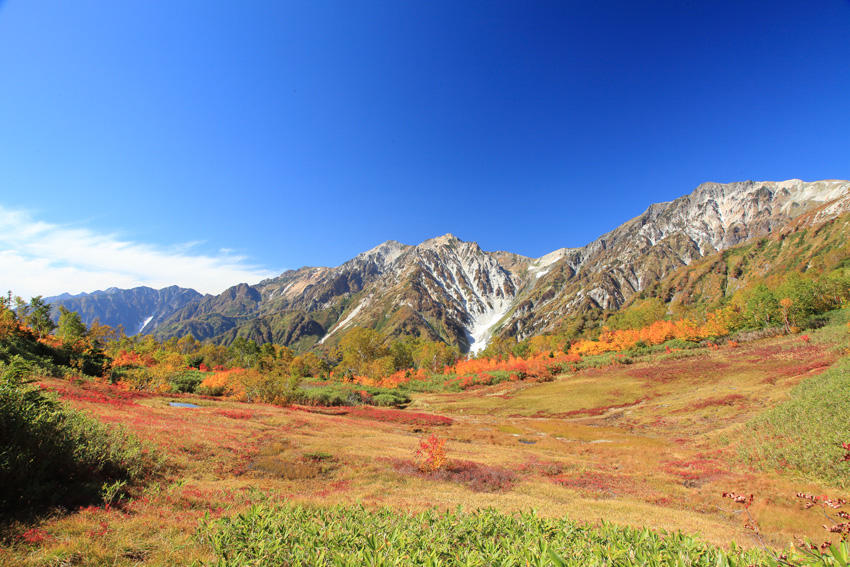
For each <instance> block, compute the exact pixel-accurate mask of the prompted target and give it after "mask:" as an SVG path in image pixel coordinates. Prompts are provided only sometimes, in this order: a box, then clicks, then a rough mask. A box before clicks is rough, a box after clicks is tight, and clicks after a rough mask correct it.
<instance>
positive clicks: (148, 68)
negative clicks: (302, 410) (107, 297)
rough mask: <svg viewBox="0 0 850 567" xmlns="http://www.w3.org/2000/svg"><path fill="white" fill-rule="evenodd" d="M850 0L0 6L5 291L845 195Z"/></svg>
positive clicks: (551, 243)
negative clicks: (670, 206)
mask: <svg viewBox="0 0 850 567" xmlns="http://www.w3.org/2000/svg"><path fill="white" fill-rule="evenodd" d="M848 30H850V2H848V1H847V0H823V1H818V2H805V1H800V2H781V1H777V2H770V3H768V2H749V1H746V0H743V1H742V0H736V1H728V2H726V1H712V2H699V1H695V0H694V1H688V0H680V1H675V2H674V1H670V2H663V1H647V2H633V1H622V2H606V1H597V0H582V1H569V0H560V1H556V2H495V1H486V2H457V1H454V0H452V1H444V2H443V1H433V2H397V1H387V2H347V1H346V2H321V1H309V2H308V1H304V2H284V1H280V0H276V1H270V2H261V1H253V2H214V1H210V0H205V1H196V2H190V1H185V2H173V1H153V0H144V1H138V2H133V1H124V2H87V1H82V0H80V1H75V2H60V1H53V2H41V1H26V2H25V1H23V0H8V1H6V2H3V3H2V4H0V274H2V278H0V280H2V281H0V287H2V286H5V287H11V288H12V289H13V290H15V291H16V292H19V293H22V294H25V295H27V294H35V293H45V294H52V293H57V292H59V291H70V292H79V291H91V290H93V289H98V288H105V287H108V286H110V285H117V286H119V287H128V286H131V285H134V284H141V283H147V284H150V285H154V286H158V285H167V284H170V283H175V284H180V285H185V286H192V287H196V288H197V289H200V290H201V291H209V292H215V291H221V290H222V289H223V288H224V287H226V286H227V285H230V284H233V283H237V282H238V281H249V282H252V283H253V282H254V281H257V280H258V279H260V278H261V277H264V276H265V275H270V274H275V273H278V272H280V271H282V270H284V269H288V268H297V267H299V266H302V265H337V264H339V263H341V262H343V261H345V260H346V259H348V258H350V257H352V256H354V255H356V254H357V253H359V252H361V251H363V250H366V249H368V248H371V247H372V246H374V245H376V244H378V243H380V242H382V241H384V240H388V239H395V240H400V241H402V242H405V243H408V244H415V243H418V242H420V241H422V240H424V239H426V238H430V237H433V236H437V235H440V234H443V233H446V232H452V233H454V234H456V235H457V236H459V237H460V238H463V239H464V240H475V241H477V242H479V244H481V246H482V247H483V248H484V249H486V250H499V249H507V250H511V251H513V252H517V253H521V254H525V255H529V256H540V255H542V254H544V253H546V252H549V251H551V250H553V249H555V248H559V247H562V246H580V245H582V244H585V243H587V242H589V241H590V240H592V239H594V238H595V237H597V236H599V235H600V234H602V233H604V232H606V231H608V230H610V229H612V228H613V227H615V226H617V225H619V224H620V223H622V222H623V221H625V220H627V219H629V218H631V217H634V216H635V215H637V214H639V213H640V212H642V211H643V210H644V209H645V208H646V207H647V205H648V204H649V203H651V202H657V201H665V200H670V199H673V198H675V197H678V196H680V195H683V194H685V193H688V192H690V191H691V190H692V189H693V188H694V187H695V186H696V185H698V184H699V183H700V182H703V181H709V180H710V181H720V182H727V181H737V180H744V179H756V180H779V179H788V178H802V179H806V180H814V179H825V178H841V179H846V178H850V144H848V142H847V136H848V132H850V41H847V33H848Z"/></svg>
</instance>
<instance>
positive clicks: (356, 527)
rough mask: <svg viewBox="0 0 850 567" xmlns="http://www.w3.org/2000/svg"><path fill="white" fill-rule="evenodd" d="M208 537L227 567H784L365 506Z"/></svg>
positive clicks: (660, 541) (662, 535) (563, 527)
mask: <svg viewBox="0 0 850 567" xmlns="http://www.w3.org/2000/svg"><path fill="white" fill-rule="evenodd" d="M199 537H200V538H201V539H202V540H203V541H205V542H206V543H207V544H209V545H210V546H211V547H212V549H213V551H214V552H215V554H216V557H217V558H216V560H215V561H214V562H213V563H212V564H211V565H215V566H217V567H230V566H240V567H241V566H249V565H254V566H259V565H291V566H308V565H309V566H314V565H315V566H319V565H328V566H352V567H353V566H355V565H356V566H360V565H382V566H390V565H430V566H446V567H448V566H455V565H456V566H461V565H462V566H490V565H500V566H505V567H507V566H526V565H552V566H565V565H570V566H579V565H581V566H593V565H675V566H679V565H682V566H691V565H693V566H697V565H705V566H709V565H710V566H712V567H714V566H718V565H719V566H737V565H776V564H778V563H777V560H776V559H774V558H773V557H772V556H771V555H768V554H767V553H766V552H763V551H761V550H743V549H741V548H739V547H736V546H735V545H734V544H733V545H732V547H731V548H730V549H728V550H722V549H719V548H717V547H714V546H711V545H708V544H706V543H704V542H702V541H700V540H699V539H696V538H694V537H691V536H688V535H684V534H681V533H668V532H664V531H658V532H656V531H653V530H649V529H646V528H642V529H636V528H630V527H618V526H614V525H612V524H609V523H603V524H602V525H600V526H589V525H584V524H578V523H574V522H571V521H569V520H566V519H550V518H542V517H540V516H538V515H536V514H535V513H534V512H527V513H522V514H515V515H511V514H505V513H501V512H498V511H496V510H493V509H485V510H478V511H475V512H470V513H467V512H463V511H461V510H460V509H458V510H457V511H454V512H446V513H443V512H440V511H437V510H428V511H425V512H422V513H419V514H408V513H405V512H400V511H394V510H391V509H381V510H369V509H366V508H364V507H362V506H359V505H357V506H337V507H333V508H313V507H305V506H300V505H285V506H280V507H268V506H255V507H253V508H251V509H250V510H248V511H246V512H244V513H242V514H239V515H237V516H235V517H230V518H221V519H217V520H210V519H205V520H204V521H203V522H202V524H201V528H200V531H199ZM827 564H828V563H827Z"/></svg>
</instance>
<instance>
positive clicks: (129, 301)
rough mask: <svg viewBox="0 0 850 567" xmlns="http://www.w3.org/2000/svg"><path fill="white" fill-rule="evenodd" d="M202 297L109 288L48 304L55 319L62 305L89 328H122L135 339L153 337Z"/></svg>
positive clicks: (178, 290) (169, 290)
mask: <svg viewBox="0 0 850 567" xmlns="http://www.w3.org/2000/svg"><path fill="white" fill-rule="evenodd" d="M201 297H202V296H201V294H200V293H198V292H197V291H195V290H194V289H186V288H182V287H177V286H170V287H165V288H162V289H153V288H150V287H145V286H142V287H136V288H133V289H117V288H109V289H107V290H106V291H95V292H92V293H81V294H79V295H69V294H63V295H59V296H55V297H48V298H46V299H45V301H46V302H47V303H50V304H52V305H53V307H54V308H53V313H52V315H53V317H54V318H58V317H59V309H58V307H59V306H60V305H61V306H64V307H65V308H67V309H69V310H70V311H76V312H77V313H79V314H80V316H81V317H82V319H83V322H84V323H85V324H86V325H90V324H91V323H92V322H93V321H94V320H95V319H98V320H100V322H101V323H102V324H105V325H109V326H111V327H117V326H118V325H121V326H123V327H124V330H125V332H126V333H127V334H128V335H132V334H135V333H141V332H145V333H151V332H152V331H154V330H155V329H156V328H157V327H158V326H159V325H160V324H161V323H162V321H163V320H164V319H166V318H167V317H169V316H171V315H172V314H173V313H174V312H175V311H178V310H179V309H181V308H183V307H184V306H186V305H188V304H190V303H192V302H195V301H197V300H199V299H200V298H201Z"/></svg>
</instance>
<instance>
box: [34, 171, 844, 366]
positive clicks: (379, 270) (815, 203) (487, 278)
mask: <svg viewBox="0 0 850 567" xmlns="http://www.w3.org/2000/svg"><path fill="white" fill-rule="evenodd" d="M848 211H850V182H848V181H838V180H826V181H816V182H804V181H800V180H796V179H794V180H789V181H782V182H753V181H746V182H740V183H728V184H720V183H704V184H702V185H700V186H699V187H697V188H696V190H694V191H693V192H692V193H690V194H689V195H686V196H684V197H681V198H679V199H676V200H674V201H670V202H667V203H658V204H654V205H651V206H650V207H649V208H648V209H647V210H646V212H644V213H643V214H642V215H640V216H638V217H636V218H634V219H632V220H630V221H628V222H625V223H624V224H622V225H621V226H619V227H618V228H616V229H614V230H613V231H611V232H609V233H607V234H604V235H603V236H601V237H599V238H597V239H596V240H594V241H593V242H591V243H590V244H588V245H586V246H583V247H581V248H560V249H557V250H555V251H554V252H551V253H549V254H546V255H544V256H542V257H540V258H528V257H525V256H521V255H518V254H512V253H510V252H486V251H484V250H482V249H481V248H480V247H479V246H478V244H476V243H474V242H464V241H462V240H459V239H458V238H456V237H454V236H453V235H451V234H447V235H444V236H441V237H438V238H434V239H431V240H426V241H425V242H423V243H421V244H419V245H417V246H410V245H405V244H401V243H399V242H395V241H392V240H390V241H387V242H385V243H383V244H381V245H379V246H377V247H375V248H373V249H371V250H369V251H367V252H364V253H362V254H360V255H358V256H356V257H354V258H352V259H351V260H349V261H348V262H346V263H344V264H342V265H341V266H337V267H335V268H325V267H318V268H316V267H304V268H301V269H298V270H290V271H287V272H284V273H283V274H281V275H280V276H278V277H276V278H272V279H268V280H264V281H262V282H260V283H258V284H255V285H248V284H244V283H243V284H239V285H237V286H234V287H232V288H230V289H228V290H226V291H225V292H224V293H221V294H219V295H206V296H201V295H200V294H198V293H197V292H194V291H193V290H186V289H181V288H177V287H171V288H165V289H162V290H158V291H157V290H152V289H150V288H136V289H132V290H116V289H110V290H107V291H105V292H95V293H92V294H83V295H80V296H74V297H70V296H59V297H55V298H49V300H50V301H51V303H53V304H54V305H57V306H58V305H64V306H66V307H67V308H68V309H71V310H74V311H78V312H79V313H80V314H81V315H82V316H83V319H84V321H85V322H86V323H90V322H91V321H93V320H94V319H95V318H99V319H100V321H101V323H106V324H110V325H115V324H119V323H120V324H122V325H123V326H124V328H125V329H126V331H127V332H128V333H133V332H143V333H149V334H154V335H155V336H156V337H157V338H158V339H167V338H170V337H175V336H183V335H185V334H188V333H191V334H192V335H194V337H195V338H197V339H199V340H212V341H214V342H217V343H222V344H229V343H231V342H232V341H233V340H234V339H235V338H236V337H238V336H242V337H245V338H248V339H253V340H255V341H257V342H258V343H265V342H274V343H278V344H284V345H288V346H290V347H293V348H294V349H296V350H299V351H301V350H306V349H309V348H311V347H314V346H316V345H327V346H333V345H334V344H335V343H336V342H337V341H338V340H339V338H340V337H341V336H342V334H344V331H345V330H346V329H350V328H352V327H355V326H357V327H369V328H374V329H377V330H378V331H380V332H381V333H382V334H384V335H386V336H388V337H395V336H400V335H414V336H422V337H425V338H428V339H431V340H436V339H440V340H444V341H446V342H448V343H450V344H454V345H458V346H459V347H460V348H461V349H462V350H463V351H466V350H471V351H473V352H475V351H478V350H480V349H482V348H483V347H484V346H486V344H487V342H488V341H489V340H490V339H491V338H492V337H494V336H512V337H516V338H518V339H525V338H528V337H531V336H534V335H537V334H540V333H547V332H554V331H560V330H563V329H564V328H569V327H570V325H573V326H576V325H581V322H582V321H584V320H587V319H593V318H595V317H597V316H598V315H599V314H600V313H602V312H604V311H612V310H616V309H618V308H619V307H621V306H623V305H624V304H626V303H627V302H629V301H630V300H632V299H633V298H634V297H636V296H638V295H639V294H644V295H646V294H647V293H651V294H661V293H662V291H664V290H666V291H664V293H665V294H666V296H665V297H666V298H667V299H674V298H675V299H676V301H679V302H684V301H686V299H685V295H683V293H684V290H685V289H688V290H690V291H689V292H688V293H689V295H688V299H687V301H691V302H693V301H694V297H695V296H699V297H700V298H703V299H705V298H708V297H709V296H711V297H713V299H712V300H713V301H716V300H717V299H719V298H720V297H721V295H723V294H726V293H729V292H730V291H734V289H732V288H734V287H735V286H736V285H739V283H740V282H739V280H741V276H742V274H743V273H744V272H747V273H753V274H756V273H762V272H764V273H762V275H763V276H764V275H770V274H769V273H767V272H765V269H764V267H763V266H764V265H765V263H764V262H760V261H755V260H752V261H751V260H747V259H746V258H750V257H751V256H752V255H750V256H746V254H749V253H742V254H744V256H746V258H744V259H742V260H740V261H737V260H736V262H738V263H737V264H734V265H733V264H730V260H729V259H728V258H727V257H725V256H722V257H719V258H721V259H720V260H717V259H714V260H707V262H708V264H706V263H705V262H699V260H701V259H702V258H705V257H707V256H710V257H711V258H714V256H711V255H713V254H715V253H717V252H718V251H725V250H730V249H733V248H734V247H737V246H738V245H741V244H742V243H751V244H750V245H751V246H758V245H757V244H755V240H754V239H759V238H761V237H766V236H771V237H772V238H773V237H774V236H777V235H780V236H781V235H785V237H784V238H785V240H778V241H777V240H775V239H774V240H772V242H779V243H780V244H779V248H778V249H777V248H776V245H773V248H770V249H769V250H770V251H776V250H778V251H777V252H776V254H775V255H774V256H772V258H773V260H772V263H771V262H768V264H770V265H772V266H774V267H773V268H772V269H774V270H778V269H782V267H783V266H785V267H789V268H790V267H791V264H789V263H788V262H786V261H785V260H786V259H789V261H791V260H790V259H793V258H805V257H806V252H805V250H803V249H804V248H805V247H806V246H808V242H807V240H806V239H807V238H809V236H802V237H801V236H800V234H804V235H815V234H820V233H818V232H816V231H817V230H831V231H832V232H831V234H833V237H831V239H830V240H829V244H828V245H829V246H830V248H829V250H826V251H824V252H823V254H822V255H821V256H823V258H824V261H827V262H832V261H834V260H835V258H834V256H836V255H839V256H840V255H841V254H844V256H843V257H842V258H839V259H838V260H837V261H838V262H840V261H843V258H844V257H846V252H847V250H846V243H843V241H842V240H841V238H842V237H843V235H844V234H846V233H847V231H846V228H847V227H846V225H845V224H842V225H839V224H837V223H838V222H840V220H839V221H837V220H836V219H838V218H839V217H840V216H841V215H843V214H844V213H847V212H848ZM565 222H566V219H565ZM829 226H833V227H838V228H832V229H829V228H819V227H829ZM812 231H814V232H812ZM786 241H787V242H786ZM782 242H786V243H785V244H782ZM783 246H784V247H783ZM825 246H826V245H825ZM792 249H793V250H792ZM830 251H831V252H830ZM771 253H773V252H771ZM830 253H831V254H832V256H829V254H830ZM733 256H734V254H733V255H731V256H729V258H731V257H733ZM821 256H818V257H821ZM753 258H755V257H754V256H753ZM717 262H720V263H723V262H725V264H726V268H722V267H721V266H720V265H719V264H717ZM801 262H802V260H801V261H800V262H796V263H794V266H793V267H795V268H796V269H808V266H802V264H801ZM702 266H709V267H708V268H703V267H702ZM683 267H692V268H693V269H692V270H689V271H687V272H679V271H678V270H681V269H682V268H683ZM724 269H725V270H726V272H724V273H720V272H722V271H723V270H724ZM695 270H696V271H695ZM699 270H703V271H704V272H706V273H707V274H717V277H715V276H713V275H706V274H703V275H702V276H700V278H697V279H698V280H700V281H699V282H696V281H692V280H694V276H693V274H695V273H697V272H698V271H699ZM739 270H740V273H738V271H739ZM699 273H703V272H699ZM683 274H690V275H683ZM671 278H672V279H671ZM676 278H679V279H676ZM681 278H686V281H687V282H691V283H687V284H686V283H683V282H684V281H685V280H682V279H681ZM700 282H702V283H700ZM658 286H661V287H658ZM664 286H667V287H666V288H665V287H664ZM670 286H673V288H674V291H672V292H671V291H670ZM680 288H681V289H680ZM710 290H715V291H710ZM716 290H721V291H722V293H721V291H716ZM712 294H714V295H712ZM718 294H719V295H718ZM703 299H701V301H702V300H703ZM705 300H706V301H708V300H707V299H705Z"/></svg>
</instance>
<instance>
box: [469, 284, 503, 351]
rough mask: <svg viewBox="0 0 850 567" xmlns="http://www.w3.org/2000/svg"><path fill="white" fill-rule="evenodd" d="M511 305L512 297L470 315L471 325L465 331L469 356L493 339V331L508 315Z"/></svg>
mask: <svg viewBox="0 0 850 567" xmlns="http://www.w3.org/2000/svg"><path fill="white" fill-rule="evenodd" d="M512 305H513V297H510V298H505V299H500V300H497V301H495V302H494V304H493V306H491V307H490V308H489V309H485V310H484V311H482V312H481V313H475V314H473V315H472V324H471V325H470V326H469V328H468V330H467V333H468V335H469V353H470V354H473V355H474V354H477V353H479V352H481V351H482V350H484V349H485V348H486V347H487V343H489V342H490V339H491V338H493V330H494V329H495V327H496V325H497V324H498V323H499V321H500V320H501V319H502V317H504V316H505V315H507V314H508V311H510V309H511V306H512Z"/></svg>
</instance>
